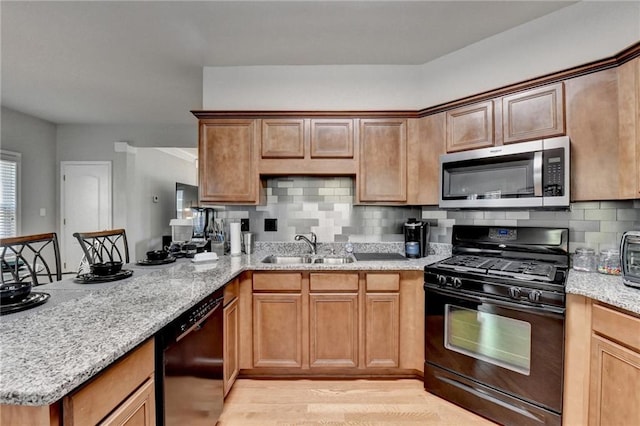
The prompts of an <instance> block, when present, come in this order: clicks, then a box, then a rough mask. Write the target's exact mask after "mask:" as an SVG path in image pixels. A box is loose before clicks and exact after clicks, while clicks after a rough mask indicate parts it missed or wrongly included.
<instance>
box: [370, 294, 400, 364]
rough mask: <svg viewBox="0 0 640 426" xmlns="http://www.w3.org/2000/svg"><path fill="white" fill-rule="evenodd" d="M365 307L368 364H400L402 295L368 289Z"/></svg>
mask: <svg viewBox="0 0 640 426" xmlns="http://www.w3.org/2000/svg"><path fill="white" fill-rule="evenodd" d="M365 297H366V308H365V317H366V319H365V329H366V331H365V345H364V346H365V366H366V367H367V368H372V367H388V368H397V367H398V366H399V351H400V346H399V344H400V338H399V337H400V336H399V320H400V295H399V294H398V293H367V294H366V296H365Z"/></svg>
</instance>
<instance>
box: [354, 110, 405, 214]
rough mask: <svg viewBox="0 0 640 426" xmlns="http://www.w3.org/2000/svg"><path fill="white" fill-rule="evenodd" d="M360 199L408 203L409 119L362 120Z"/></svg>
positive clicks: (364, 200) (363, 200)
mask: <svg viewBox="0 0 640 426" xmlns="http://www.w3.org/2000/svg"><path fill="white" fill-rule="evenodd" d="M357 181H358V182H357V185H358V201H359V202H377V201H383V202H402V203H404V202H406V200H407V120H406V119H362V120H361V121H360V173H359V174H358V177H357Z"/></svg>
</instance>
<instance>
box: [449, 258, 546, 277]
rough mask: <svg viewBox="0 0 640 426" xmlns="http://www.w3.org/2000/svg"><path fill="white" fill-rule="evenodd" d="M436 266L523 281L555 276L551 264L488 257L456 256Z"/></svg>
mask: <svg viewBox="0 0 640 426" xmlns="http://www.w3.org/2000/svg"><path fill="white" fill-rule="evenodd" d="M436 266H438V267H440V268H445V269H451V270H453V271H458V272H472V273H478V274H485V275H500V276H506V277H511V278H515V279H520V280H525V281H531V280H540V281H553V280H554V279H555V275H556V266H555V265H553V264H551V263H547V262H541V261H538V260H528V259H525V260H523V259H509V258H502V257H490V256H475V255H456V256H453V257H450V258H448V259H445V260H443V261H441V262H439V263H438V264H437V265H436Z"/></svg>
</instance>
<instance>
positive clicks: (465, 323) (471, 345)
mask: <svg viewBox="0 0 640 426" xmlns="http://www.w3.org/2000/svg"><path fill="white" fill-rule="evenodd" d="M480 306H482V305H480ZM444 328H445V330H444V331H445V339H444V345H445V347H446V348H447V349H450V350H452V351H456V352H460V353H462V354H465V355H468V356H471V357H474V358H476V359H479V360H482V361H486V362H490V363H491V364H495V365H498V366H500V367H503V368H507V369H509V370H513V371H516V372H518V373H521V374H524V375H527V376H528V375H529V372H530V368H531V324H529V323H528V322H526V321H520V320H516V319H513V318H508V317H503V316H500V315H496V314H491V313H488V312H482V311H480V310H473V309H467V308H463V307H460V306H455V305H450V304H447V305H445V323H444Z"/></svg>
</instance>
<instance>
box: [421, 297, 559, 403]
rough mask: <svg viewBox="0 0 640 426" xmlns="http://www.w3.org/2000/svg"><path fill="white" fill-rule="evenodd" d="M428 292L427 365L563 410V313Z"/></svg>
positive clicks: (491, 300)
mask: <svg viewBox="0 0 640 426" xmlns="http://www.w3.org/2000/svg"><path fill="white" fill-rule="evenodd" d="M425 290H426V323H425V334H426V338H425V345H426V347H425V361H426V364H428V365H431V366H435V367H439V368H441V369H444V370H447V371H449V372H452V373H454V374H455V375H460V376H463V377H464V378H466V379H469V380H470V381H471V382H473V383H480V384H482V385H484V386H486V387H488V388H491V389H495V390H497V391H499V393H504V394H506V395H509V396H511V397H513V398H516V399H519V400H524V401H526V402H528V403H531V404H534V405H535V406H541V407H543V408H545V409H548V410H552V411H554V412H556V413H560V412H561V411H562V378H563V347H564V309H558V308H542V307H536V306H531V305H521V304H518V303H513V302H507V301H502V300H493V299H491V298H487V297H483V296H472V295H463V294H460V292H459V291H450V290H446V289H439V288H431V287H428V286H426V287H425ZM426 367H427V366H425V368H426ZM425 375H426V373H425ZM425 387H427V381H426V380H425ZM427 390H429V389H427Z"/></svg>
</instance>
